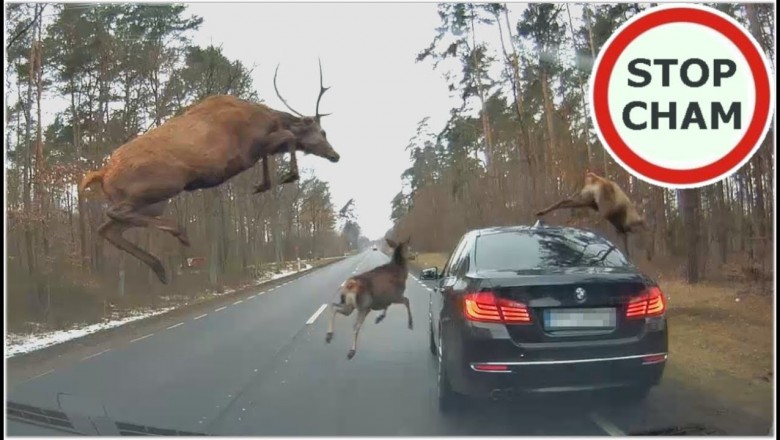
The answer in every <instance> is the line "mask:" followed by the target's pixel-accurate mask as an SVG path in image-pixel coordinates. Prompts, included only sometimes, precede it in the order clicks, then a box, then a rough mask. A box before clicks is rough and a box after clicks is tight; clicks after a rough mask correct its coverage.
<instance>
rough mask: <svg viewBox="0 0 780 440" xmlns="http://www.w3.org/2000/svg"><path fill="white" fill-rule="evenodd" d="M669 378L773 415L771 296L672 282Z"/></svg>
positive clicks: (668, 285) (667, 285)
mask: <svg viewBox="0 0 780 440" xmlns="http://www.w3.org/2000/svg"><path fill="white" fill-rule="evenodd" d="M661 287H662V289H663V290H664V292H665V293H666V295H667V296H668V301H669V312H668V313H669V368H668V370H667V371H668V372H669V374H672V375H674V376H676V377H678V378H681V379H683V380H684V381H685V383H686V384H689V385H692V386H695V387H697V388H700V389H702V390H705V391H707V392H709V393H711V394H713V395H715V396H717V397H719V398H721V399H723V400H726V401H729V402H734V403H737V402H738V403H739V404H740V406H743V408H744V409H752V410H753V412H758V413H763V414H764V415H771V411H772V408H771V400H772V383H773V371H774V368H773V359H774V343H773V335H774V329H773V325H772V324H773V305H772V296H771V295H762V294H757V293H754V291H752V290H751V289H750V288H749V286H747V285H743V284H733V285H727V284H722V285H721V284H718V285H713V284H699V285H689V284H687V283H685V282H683V281H681V280H667V281H664V282H662V283H661Z"/></svg>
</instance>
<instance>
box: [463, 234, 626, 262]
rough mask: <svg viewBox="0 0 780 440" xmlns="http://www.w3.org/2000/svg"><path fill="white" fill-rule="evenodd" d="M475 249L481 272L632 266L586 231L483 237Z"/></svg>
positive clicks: (619, 254)
mask: <svg viewBox="0 0 780 440" xmlns="http://www.w3.org/2000/svg"><path fill="white" fill-rule="evenodd" d="M475 246H476V248H475V262H474V263H475V265H476V267H477V268H479V269H493V270H527V269H544V268H550V267H624V266H628V265H630V263H629V262H628V260H626V258H625V256H624V255H623V254H622V253H621V252H620V250H618V249H617V246H615V245H614V244H613V243H610V242H608V241H607V240H605V239H603V238H601V237H599V236H597V235H595V234H592V233H589V232H585V231H581V232H580V231H534V232H526V231H507V232H501V233H494V234H489V235H483V236H480V237H479V238H477V242H476V245H475Z"/></svg>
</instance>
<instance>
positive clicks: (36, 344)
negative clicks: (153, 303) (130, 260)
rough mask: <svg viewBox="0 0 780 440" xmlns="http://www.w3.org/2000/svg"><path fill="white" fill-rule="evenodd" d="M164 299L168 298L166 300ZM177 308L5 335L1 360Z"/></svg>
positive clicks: (270, 276)
mask: <svg viewBox="0 0 780 440" xmlns="http://www.w3.org/2000/svg"><path fill="white" fill-rule="evenodd" d="M312 267H313V266H311V265H310V264H302V267H301V270H300V271H297V270H283V271H282V272H281V273H278V274H264V276H263V277H260V278H258V279H257V280H255V282H254V283H250V284H247V285H244V286H240V287H238V289H243V288H245V287H251V286H257V285H260V284H262V283H265V282H268V281H272V280H276V279H279V278H283V277H286V276H289V275H292V274H295V273H298V272H304V271H307V270H309V269H311V268H312ZM235 292H236V289H233V288H228V289H225V290H223V291H222V292H221V293H219V292H214V291H207V292H206V295H207V296H222V295H228V294H231V293H235ZM163 299H164V298H163ZM168 299H171V298H169V297H168ZM186 305H187V304H186V303H185V304H180V305H179V306H178V307H182V306H186ZM178 307H164V308H160V309H154V310H136V311H130V312H129V313H128V314H127V316H125V317H123V318H119V319H112V320H108V321H106V322H101V323H98V324H77V325H74V326H73V328H70V329H67V330H55V331H44V330H40V331H38V332H32V333H28V334H15V333H9V334H7V335H6V337H5V358H6V359H8V358H11V357H14V356H17V355H20V354H24V353H29V352H31V351H35V350H40V349H42V348H46V347H51V346H52V345H57V344H60V343H62V342H65V341H70V340H71V339H76V338H81V337H84V336H87V335H89V334H92V333H96V332H99V331H102V330H107V329H110V328H114V327H119V326H120V325H124V324H127V323H129V322H133V321H138V320H139V319H144V318H149V317H152V316H155V315H160V314H163V313H166V312H169V311H171V310H174V309H176V308H178ZM35 327H38V328H40V327H41V326H35Z"/></svg>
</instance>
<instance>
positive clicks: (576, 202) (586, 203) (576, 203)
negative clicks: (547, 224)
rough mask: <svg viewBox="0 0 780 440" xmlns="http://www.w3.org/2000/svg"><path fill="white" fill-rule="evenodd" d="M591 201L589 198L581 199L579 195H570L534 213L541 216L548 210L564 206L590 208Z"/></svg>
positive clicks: (591, 205)
mask: <svg viewBox="0 0 780 440" xmlns="http://www.w3.org/2000/svg"><path fill="white" fill-rule="evenodd" d="M592 207H593V202H592V201H590V200H583V199H582V198H579V197H572V198H568V199H563V200H561V201H560V202H558V203H555V204H553V205H551V206H549V207H547V208H545V209H542V210H541V211H539V212H537V213H536V216H537V217H541V216H543V215H545V214H547V213H548V212H551V211H555V210H556V209H564V208H592Z"/></svg>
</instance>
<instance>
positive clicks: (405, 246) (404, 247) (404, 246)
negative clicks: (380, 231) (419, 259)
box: [385, 236, 412, 260]
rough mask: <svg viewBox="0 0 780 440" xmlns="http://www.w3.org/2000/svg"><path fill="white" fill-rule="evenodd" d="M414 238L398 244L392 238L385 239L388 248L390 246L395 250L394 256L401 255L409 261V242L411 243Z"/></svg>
mask: <svg viewBox="0 0 780 440" xmlns="http://www.w3.org/2000/svg"><path fill="white" fill-rule="evenodd" d="M411 239H412V237H411V236H409V237H408V238H407V239H406V240H404V241H402V242H400V243H398V242H396V241H395V240H393V239H391V238H385V242H386V243H387V245H388V246H390V249H392V250H393V254H394V255H396V254H397V255H399V256H400V257H401V258H403V259H404V260H408V259H409V241H411Z"/></svg>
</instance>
